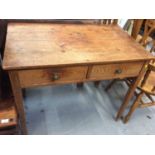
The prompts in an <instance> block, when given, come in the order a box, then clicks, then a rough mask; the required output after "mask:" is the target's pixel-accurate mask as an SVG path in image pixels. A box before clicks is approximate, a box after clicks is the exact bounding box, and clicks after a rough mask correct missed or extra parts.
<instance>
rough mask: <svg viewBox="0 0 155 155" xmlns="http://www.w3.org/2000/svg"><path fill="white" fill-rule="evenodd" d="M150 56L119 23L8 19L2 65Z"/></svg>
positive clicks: (32, 65) (46, 64)
mask: <svg viewBox="0 0 155 155" xmlns="http://www.w3.org/2000/svg"><path fill="white" fill-rule="evenodd" d="M151 58H152V57H151V56H150V54H148V53H147V52H146V51H145V50H144V48H143V47H141V46H140V45H139V44H138V43H136V42H135V41H134V40H133V39H132V38H131V37H130V36H129V35H128V34H127V33H126V32H124V31H123V30H122V29H121V28H120V27H118V26H117V25H111V26H109V25H108V26H106V25H102V26H99V25H76V24H47V23H45V24H44V23H40V24H38V23H9V24H8V30H7V38H6V45H5V53H4V60H3V68H4V69H6V70H11V69H23V68H27V69H28V68H40V67H51V66H62V65H77V64H94V63H95V64H99V63H102V64H103V63H111V62H118V61H119V62H123V61H125V62H127V61H135V60H148V59H151Z"/></svg>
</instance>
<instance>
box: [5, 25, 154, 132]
mask: <svg viewBox="0 0 155 155" xmlns="http://www.w3.org/2000/svg"><path fill="white" fill-rule="evenodd" d="M128 51H129V52H128ZM151 59H152V56H151V55H150V54H148V53H147V52H146V51H145V50H144V48H143V47H141V46H140V45H139V44H137V43H136V42H135V41H134V40H133V39H132V38H131V37H130V36H128V34H127V33H125V32H124V31H123V30H122V29H121V28H119V27H118V26H117V25H113V24H112V25H110V26H107V25H102V26H99V25H98V26H97V25H74V24H60V25H59V24H32V23H10V24H9V25H8V34H7V39H6V48H5V54H4V61H3V68H4V69H5V70H8V72H9V76H10V79H11V83H12V88H13V92H14V96H15V101H16V106H17V110H18V113H19V116H20V122H21V127H22V131H23V133H24V134H26V133H27V130H26V124H25V113H24V107H23V103H22V89H21V88H25V87H33V86H36V85H37V86H38V85H44V84H48V85H49V84H53V83H55V84H62V83H63V84H65V83H73V82H78V83H80V82H83V81H97V80H102V79H109V78H111V76H112V78H118V77H120V75H119V76H116V75H115V76H113V73H114V72H115V73H116V71H117V70H119V69H120V68H121V69H122V70H123V72H122V75H121V77H124V78H125V77H126V76H128V77H133V76H136V81H135V83H134V85H133V86H132V87H131V90H129V92H128V95H127V96H126V99H125V101H124V104H123V108H121V110H120V111H119V115H121V114H122V112H123V111H124V108H125V107H126V105H127V104H128V102H129V100H130V98H131V97H132V94H133V92H134V89H135V88H136V86H137V84H138V81H139V79H140V77H141V74H142V71H140V70H141V68H142V65H143V64H145V63H146V62H147V61H149V60H151ZM127 66H128V67H127ZM100 67H101V68H100ZM98 70H99V72H98ZM125 70H126V71H125ZM103 72H104V73H103ZM117 72H118V73H119V74H120V72H119V71H117ZM139 72H140V74H139V75H138V73H139ZM102 74H103V75H102ZM51 79H52V80H51ZM53 79H54V80H53Z"/></svg>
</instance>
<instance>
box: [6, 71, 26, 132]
mask: <svg viewBox="0 0 155 155" xmlns="http://www.w3.org/2000/svg"><path fill="white" fill-rule="evenodd" d="M9 77H10V80H11V85H12V90H13V94H14V98H15V103H16V108H17V112H18V115H19V117H20V125H21V131H22V134H27V128H26V118H25V112H24V105H23V99H22V89H21V86H20V82H19V78H18V73H17V72H16V71H10V72H9Z"/></svg>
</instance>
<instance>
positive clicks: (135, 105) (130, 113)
mask: <svg viewBox="0 0 155 155" xmlns="http://www.w3.org/2000/svg"><path fill="white" fill-rule="evenodd" d="M143 94H144V93H143V92H141V93H140V94H139V95H138V96H137V98H136V100H135V102H134V103H133V105H132V106H131V108H130V110H129V112H128V114H127V115H126V116H125V118H124V120H123V121H124V123H127V122H128V120H129V119H130V117H131V115H132V114H133V112H134V111H135V109H136V108H137V107H138V105H139V102H140V100H141V98H142V96H143Z"/></svg>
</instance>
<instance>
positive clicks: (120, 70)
mask: <svg viewBox="0 0 155 155" xmlns="http://www.w3.org/2000/svg"><path fill="white" fill-rule="evenodd" d="M143 63H144V62H132V63H131V62H130V63H118V64H105V65H94V66H92V69H91V70H90V73H89V75H88V78H89V79H114V78H124V77H134V76H137V75H138V74H139V72H140V70H141V68H142V66H143Z"/></svg>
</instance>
